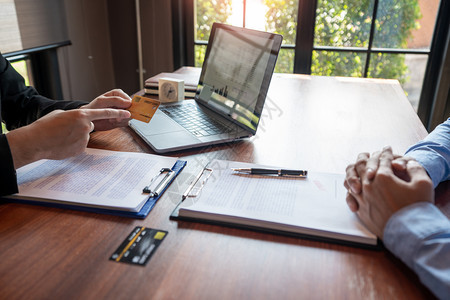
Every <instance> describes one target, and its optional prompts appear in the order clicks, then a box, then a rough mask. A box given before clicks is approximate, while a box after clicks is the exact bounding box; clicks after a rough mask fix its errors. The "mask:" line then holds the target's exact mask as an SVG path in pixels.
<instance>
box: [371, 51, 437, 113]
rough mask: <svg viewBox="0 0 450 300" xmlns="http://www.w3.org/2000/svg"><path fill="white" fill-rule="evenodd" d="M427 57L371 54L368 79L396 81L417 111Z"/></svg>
mask: <svg viewBox="0 0 450 300" xmlns="http://www.w3.org/2000/svg"><path fill="white" fill-rule="evenodd" d="M427 60H428V55H418V54H386V53H384V54H373V55H372V56H371V62H370V67H369V75H368V76H369V77H374V78H386V79H397V80H398V81H399V82H400V83H401V85H402V87H403V89H404V91H405V93H406V95H407V96H408V100H409V101H410V102H411V104H412V106H413V107H414V109H416V110H417V107H418V104H419V99H420V93H421V90H422V84H423V78H424V76H425V68H426V65H427Z"/></svg>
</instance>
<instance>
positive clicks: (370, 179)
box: [344, 147, 434, 239]
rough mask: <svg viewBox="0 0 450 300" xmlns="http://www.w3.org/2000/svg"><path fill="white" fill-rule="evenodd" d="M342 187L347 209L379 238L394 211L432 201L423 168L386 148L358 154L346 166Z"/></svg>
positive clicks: (432, 189)
mask: <svg viewBox="0 0 450 300" xmlns="http://www.w3.org/2000/svg"><path fill="white" fill-rule="evenodd" d="M344 186H345V188H346V189H347V190H348V193H347V197H346V201H347V204H348V206H349V207H350V210H351V211H353V212H356V214H357V215H358V217H359V218H360V219H361V221H362V222H363V223H364V224H365V225H366V226H367V228H368V229H369V230H370V231H372V232H373V233H374V234H376V235H377V236H378V237H379V238H381V239H382V238H383V232H384V228H385V226H386V223H387V222H388V220H389V218H390V217H391V216H392V215H393V214H394V213H396V212H397V211H399V210H400V209H402V208H403V207H406V206H408V205H411V204H414V203H416V202H420V201H427V202H433V201H434V188H433V183H432V181H431V179H430V178H429V176H428V174H427V172H426V171H425V169H424V168H423V167H422V166H421V165H420V164H419V163H418V162H417V161H415V160H414V159H413V158H409V157H402V156H398V155H394V154H393V153H392V149H391V148H390V147H385V148H384V149H383V150H382V151H379V152H375V153H373V154H372V155H369V153H360V154H359V155H358V159H357V161H356V163H355V164H351V165H349V166H348V167H347V169H346V178H345V182H344Z"/></svg>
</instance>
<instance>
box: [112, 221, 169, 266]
mask: <svg viewBox="0 0 450 300" xmlns="http://www.w3.org/2000/svg"><path fill="white" fill-rule="evenodd" d="M167 233H168V232H167V231H164V230H158V229H152V228H148V227H142V226H137V227H136V228H134V230H133V231H132V232H131V233H130V234H129V235H128V237H127V238H126V239H125V240H124V241H123V242H122V244H121V245H120V246H119V248H117V250H116V251H115V252H114V253H113V255H111V257H110V258H109V259H110V260H114V261H118V262H124V263H129V264H135V265H141V266H145V264H146V263H147V262H148V260H149V259H150V257H152V255H153V253H155V251H156V249H157V248H158V246H159V245H160V244H161V243H162V241H163V240H164V238H165V237H166V235H167Z"/></svg>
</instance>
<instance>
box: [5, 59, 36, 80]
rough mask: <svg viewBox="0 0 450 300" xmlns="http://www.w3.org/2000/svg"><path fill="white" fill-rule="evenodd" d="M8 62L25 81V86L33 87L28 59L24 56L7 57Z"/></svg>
mask: <svg viewBox="0 0 450 300" xmlns="http://www.w3.org/2000/svg"><path fill="white" fill-rule="evenodd" d="M8 61H9V62H10V63H11V65H12V66H13V68H14V69H15V70H16V71H17V73H19V74H20V75H22V77H23V78H24V79H25V85H29V86H33V77H32V72H31V63H30V59H29V57H28V56H26V55H19V56H13V57H9V58H8Z"/></svg>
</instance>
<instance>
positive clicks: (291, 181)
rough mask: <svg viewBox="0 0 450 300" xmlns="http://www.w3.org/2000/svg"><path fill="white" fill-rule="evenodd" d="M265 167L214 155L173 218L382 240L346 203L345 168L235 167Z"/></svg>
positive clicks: (343, 239) (371, 242) (367, 242)
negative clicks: (266, 171)
mask: <svg viewBox="0 0 450 300" xmlns="http://www.w3.org/2000/svg"><path fill="white" fill-rule="evenodd" d="M261 167H265V166H258V165H255V164H248V163H239V162H231V161H223V160H214V161H211V162H210V163H209V164H208V165H207V166H206V167H205V169H204V170H202V172H201V173H200V174H199V175H198V176H197V178H195V180H194V181H193V182H192V184H191V185H190V186H189V188H188V190H187V191H186V192H185V194H184V195H183V196H182V201H181V202H180V204H179V205H178V207H177V208H176V209H175V210H174V212H173V213H172V218H174V219H180V220H190V221H200V222H202V221H203V222H206V223H218V224H222V225H228V226H233V227H244V228H249V229H256V230H263V231H269V232H275V233H282V234H288V235H296V236H303V237H307V238H312V239H319V240H325V241H332V242H337V243H344V244H357V245H360V246H368V247H373V246H376V245H377V237H376V236H375V235H374V234H373V233H371V232H370V231H369V230H368V229H367V228H366V227H365V226H364V225H363V224H362V223H361V222H360V221H359V219H358V218H357V216H356V215H355V214H354V213H352V212H351V211H350V209H349V208H348V207H347V204H346V201H345V196H346V190H345V188H344V187H343V181H344V175H343V174H329V173H316V172H313V171H308V173H307V177H304V176H303V177H302V176H277V175H275V176H272V175H255V174H243V173H242V172H236V170H233V169H242V168H247V169H251V168H261ZM274 169H276V168H274Z"/></svg>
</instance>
